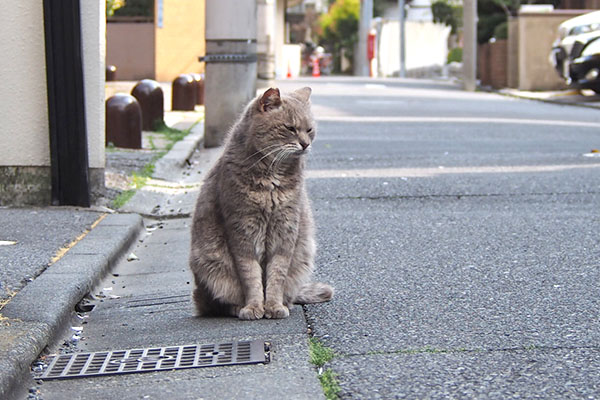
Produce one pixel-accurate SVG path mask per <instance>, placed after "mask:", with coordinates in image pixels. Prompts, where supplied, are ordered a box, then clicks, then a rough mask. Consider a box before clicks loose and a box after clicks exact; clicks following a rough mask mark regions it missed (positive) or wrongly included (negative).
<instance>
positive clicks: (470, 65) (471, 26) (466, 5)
mask: <svg viewBox="0 0 600 400" xmlns="http://www.w3.org/2000/svg"><path fill="white" fill-rule="evenodd" d="M476 74H477V0H464V2H463V81H464V89H465V90H467V91H469V92H473V91H475V88H476V79H477V77H476Z"/></svg>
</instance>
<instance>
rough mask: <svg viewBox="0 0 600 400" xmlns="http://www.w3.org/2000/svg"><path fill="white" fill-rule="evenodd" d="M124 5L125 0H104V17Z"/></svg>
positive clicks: (111, 14)
mask: <svg viewBox="0 0 600 400" xmlns="http://www.w3.org/2000/svg"><path fill="white" fill-rule="evenodd" d="M124 5H125V0H106V17H107V18H108V17H112V16H113V15H114V13H115V11H116V10H117V9H119V8H121V7H123V6H124Z"/></svg>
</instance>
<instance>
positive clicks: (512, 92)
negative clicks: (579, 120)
mask: <svg viewBox="0 0 600 400" xmlns="http://www.w3.org/2000/svg"><path fill="white" fill-rule="evenodd" d="M478 89H479V90H481V91H482V92H486V93H496V94H499V95H502V96H505V97H512V98H515V99H523V100H532V101H539V102H542V103H547V104H558V105H561V106H570V107H583V108H591V109H596V110H597V109H599V108H600V103H598V102H594V103H593V104H591V102H566V101H557V100H556V99H554V98H553V97H538V96H530V95H527V94H525V93H522V92H520V91H518V90H516V89H492V88H489V87H482V86H478Z"/></svg>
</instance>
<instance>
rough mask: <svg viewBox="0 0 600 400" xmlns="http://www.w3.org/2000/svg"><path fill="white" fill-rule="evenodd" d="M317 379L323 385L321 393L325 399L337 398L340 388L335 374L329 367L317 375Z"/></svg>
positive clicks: (332, 399)
mask: <svg viewBox="0 0 600 400" xmlns="http://www.w3.org/2000/svg"><path fill="white" fill-rule="evenodd" d="M319 381H320V382H321V386H322V387H323V394H324V395H325V398H326V399H327V400H337V399H339V394H340V391H341V390H342V388H341V387H340V384H339V383H338V381H337V374H336V373H335V372H333V371H332V370H330V369H327V370H325V371H324V372H323V373H322V374H321V375H319Z"/></svg>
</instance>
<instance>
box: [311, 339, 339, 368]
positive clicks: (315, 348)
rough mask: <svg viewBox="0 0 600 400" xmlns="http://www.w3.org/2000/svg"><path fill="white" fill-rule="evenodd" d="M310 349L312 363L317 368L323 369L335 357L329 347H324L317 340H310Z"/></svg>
mask: <svg viewBox="0 0 600 400" xmlns="http://www.w3.org/2000/svg"><path fill="white" fill-rule="evenodd" d="M308 349H309V353H310V362H311V363H312V364H314V365H316V366H317V367H322V366H323V365H325V363H326V362H328V361H331V360H332V359H333V357H335V353H334V352H333V350H332V349H330V348H329V347H325V346H323V344H322V343H321V342H319V340H318V339H317V338H314V337H312V338H309V339H308Z"/></svg>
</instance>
